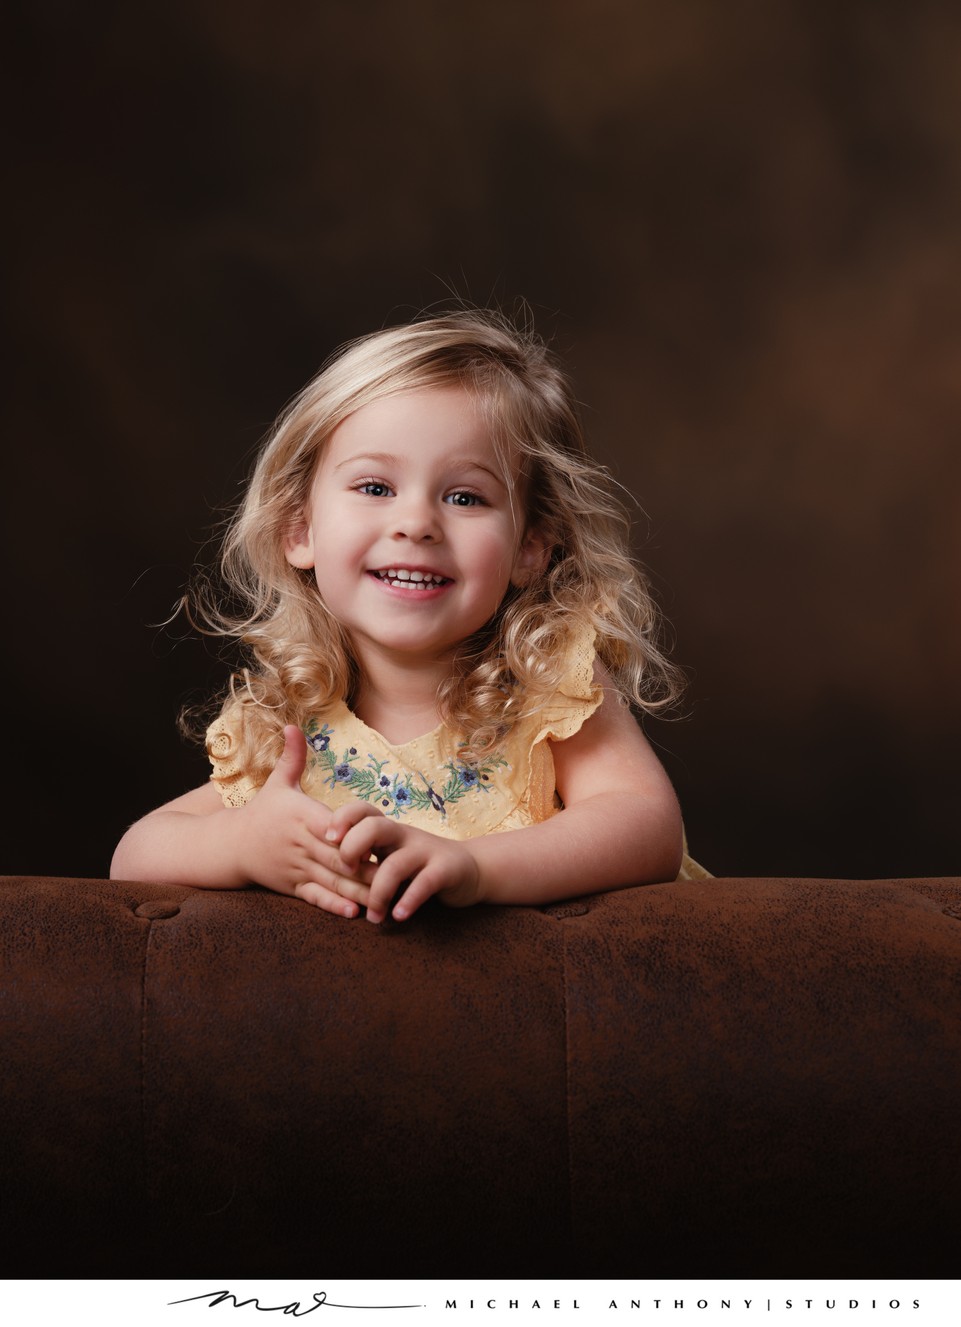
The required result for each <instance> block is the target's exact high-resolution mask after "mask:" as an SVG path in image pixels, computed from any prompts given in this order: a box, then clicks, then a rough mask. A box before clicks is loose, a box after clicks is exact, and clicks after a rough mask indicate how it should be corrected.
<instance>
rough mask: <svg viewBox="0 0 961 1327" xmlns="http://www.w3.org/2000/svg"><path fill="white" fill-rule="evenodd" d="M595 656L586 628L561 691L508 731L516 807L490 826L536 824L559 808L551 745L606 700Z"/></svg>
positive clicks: (572, 653) (576, 642)
mask: <svg viewBox="0 0 961 1327" xmlns="http://www.w3.org/2000/svg"><path fill="white" fill-rule="evenodd" d="M594 658H595V654H594V632H593V630H592V629H591V628H589V627H585V628H582V629H581V631H580V632H579V633H578V635H577V637H576V638H575V640H574V642H573V644H572V645H571V647H570V651H569V654H568V659H567V665H566V667H565V669H564V673H563V676H562V677H561V680H560V683H559V684H558V687H557V690H556V691H555V692H554V693H553V695H551V696H550V697H549V698H548V699H547V701H546V702H544V703H542V704H540V705H539V706H538V707H537V709H536V710H534V711H533V713H532V714H531V715H529V717H528V718H527V719H525V720H522V721H521V722H520V723H519V724H518V725H517V727H516V728H515V729H514V731H513V732H512V733H511V734H510V737H509V738H508V741H507V747H506V752H505V754H506V755H507V758H508V760H509V761H510V762H511V765H512V766H513V768H514V770H515V771H516V774H517V775H518V776H519V777H518V778H517V781H516V785H515V786H516V788H517V791H518V794H519V797H518V802H517V804H516V806H515V808H514V809H513V811H512V812H511V813H510V814H509V815H508V816H507V817H506V818H505V819H504V820H502V821H501V822H500V823H499V824H498V825H496V826H494V827H492V828H496V829H497V830H505V829H519V828H521V827H522V826H524V825H536V824H539V823H540V822H541V821H542V820H547V819H549V818H550V817H551V816H552V815H554V814H555V812H556V811H558V810H559V809H560V801H559V799H558V797H557V793H556V788H555V782H554V757H553V755H552V754H551V748H550V743H551V742H563V741H565V740H566V739H567V738H568V737H573V736H574V734H575V733H576V732H579V731H580V729H581V727H582V726H583V725H584V723H585V722H586V721H587V720H588V719H589V718H590V717H591V715H592V714H593V713H594V711H595V710H596V709H597V708H598V706H599V705H600V704H601V702H602V701H603V699H604V688H603V687H601V686H600V685H599V684H598V683H596V682H595V681H594Z"/></svg>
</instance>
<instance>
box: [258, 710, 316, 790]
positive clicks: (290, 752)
mask: <svg viewBox="0 0 961 1327" xmlns="http://www.w3.org/2000/svg"><path fill="white" fill-rule="evenodd" d="M306 764H307V739H306V737H304V735H303V733H302V732H301V731H300V729H299V728H298V727H297V726H296V725H295V724H292V723H289V724H287V726H286V728H285V729H284V749H283V751H282V752H281V754H280V759H279V760H278V761H277V764H276V765H275V766H274V768H273V769H272V770H271V772H270V776H269V777H268V779H267V783H271V784H281V785H283V786H285V787H288V788H299V787H300V780H301V776H302V775H303V772H304V767H305V766H306ZM264 786H265V787H266V784H265V785H264Z"/></svg>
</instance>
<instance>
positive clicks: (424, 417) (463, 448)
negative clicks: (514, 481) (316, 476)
mask: <svg viewBox="0 0 961 1327" xmlns="http://www.w3.org/2000/svg"><path fill="white" fill-rule="evenodd" d="M369 452H376V453H379V454H383V455H389V456H395V457H396V458H397V459H398V460H399V461H403V460H405V459H415V458H418V457H426V458H430V459H437V460H444V459H452V458H455V457H456V458H459V459H462V460H477V461H478V462H480V463H481V464H484V465H485V466H488V467H489V468H492V469H496V471H497V472H504V471H509V470H510V469H512V467H511V466H510V464H509V458H507V457H506V456H505V451H504V448H503V447H502V446H500V445H499V444H498V442H497V441H496V440H495V438H494V437H493V434H492V430H491V427H490V422H489V417H488V412H487V411H486V410H485V408H484V405H483V403H482V402H480V401H479V400H478V399H477V398H476V397H475V396H474V395H473V394H472V393H471V392H469V391H468V390H467V389H466V388H464V387H458V386H442V387H418V388H412V389H410V390H408V391H403V392H396V393H394V394H393V395H390V396H383V397H380V398H378V399H377V400H376V401H370V402H368V403H367V404H366V405H363V406H360V408H359V409H357V410H355V411H354V412H353V413H352V414H350V415H348V416H347V418H346V419H344V420H343V421H342V422H341V423H340V424H338V426H337V427H336V428H335V429H334V431H333V433H332V434H331V436H330V439H329V440H328V443H327V446H326V448H325V450H324V456H323V458H322V465H323V467H324V468H325V469H330V468H331V467H333V466H337V465H339V464H341V463H342V462H344V461H346V460H349V459H350V458H351V457H352V456H359V455H361V454H365V453H369ZM505 462H507V464H505Z"/></svg>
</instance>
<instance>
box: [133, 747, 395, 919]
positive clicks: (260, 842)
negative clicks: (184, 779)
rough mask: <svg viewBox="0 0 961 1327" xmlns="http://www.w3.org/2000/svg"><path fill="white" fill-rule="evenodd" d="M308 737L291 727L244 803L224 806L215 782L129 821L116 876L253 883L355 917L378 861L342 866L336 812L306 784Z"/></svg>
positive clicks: (214, 885)
mask: <svg viewBox="0 0 961 1327" xmlns="http://www.w3.org/2000/svg"><path fill="white" fill-rule="evenodd" d="M305 759H306V743H305V741H304V736H303V734H302V733H301V732H300V731H299V730H298V729H297V728H293V727H290V728H288V729H286V731H285V746H284V752H283V755H282V756H281V758H280V760H279V761H278V762H277V765H276V767H275V768H274V770H273V772H272V773H271V775H270V778H269V779H268V780H267V782H266V783H265V784H264V786H263V787H262V788H261V789H260V791H259V792H258V793H257V795H256V797H254V798H252V799H251V801H250V802H248V803H247V805H246V806H242V807H236V808H225V807H224V806H223V804H222V801H221V798H220V794H219V792H218V791H217V789H216V788H215V787H214V786H213V784H209V783H208V784H205V785H204V786H203V787H201V788H194V789H193V790H192V791H191V792H188V793H184V795H183V796H182V797H176V798H174V800H173V801H172V802H167V803H166V805H164V806H161V807H158V809H157V810H156V811H151V812H150V813H149V815H146V816H144V817H143V819H142V820H138V821H137V822H136V824H134V825H131V827H130V828H129V829H128V830H127V832H126V834H124V836H123V838H122V839H121V840H120V842H119V843H118V845H117V848H116V851H115V852H114V855H113V861H112V862H111V864H110V876H111V879H115V880H118V879H119V880H162V881H165V882H166V883H169V884H178V885H195V886H198V887H200V888H203V889H241V888H243V886H244V885H247V884H250V883H251V882H254V883H256V884H261V885H266V886H267V888H268V889H273V890H276V891H277V892H278V893H281V894H292V895H294V896H295V897H297V898H301V899H304V900H305V901H306V902H308V903H314V904H316V905H317V906H318V907H322V908H325V909H326V910H327V911H329V912H336V913H338V914H339V915H340V916H345V917H355V916H356V915H357V913H358V911H359V909H358V904H365V903H366V902H367V895H368V884H369V881H370V879H371V877H372V875H373V867H372V866H371V865H370V864H368V863H366V862H365V863H364V864H362V865H358V868H357V870H356V871H355V872H354V873H352V874H349V875H348V874H345V873H344V872H343V868H342V864H341V861H340V857H339V854H338V853H337V851H336V849H334V848H332V847H331V846H330V845H329V844H328V843H327V842H326V841H325V839H324V834H325V832H326V830H327V827H328V825H329V824H330V811H329V810H328V808H327V807H326V806H324V804H323V803H322V802H318V801H316V800H315V799H314V798H312V797H309V796H308V795H307V794H306V793H304V792H303V791H302V790H301V787H300V776H301V774H302V773H303V770H304V761H305Z"/></svg>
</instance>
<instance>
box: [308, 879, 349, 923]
mask: <svg viewBox="0 0 961 1327" xmlns="http://www.w3.org/2000/svg"><path fill="white" fill-rule="evenodd" d="M293 895H294V898H299V899H302V900H303V901H304V902H305V903H310V904H312V905H313V907H315V908H321V909H322V910H323V911H324V912H331V913H333V914H334V915H335V916H337V917H348V918H350V917H356V916H357V915H358V914H359V913H360V908H359V907H358V905H357V904H356V903H355V902H354V901H353V899H349V898H341V896H340V895H339V894H336V893H334V892H333V891H332V890H330V889H326V888H325V887H324V886H323V885H321V884H319V883H317V882H316V881H314V880H306V881H304V883H303V884H300V885H295V886H294V889H293Z"/></svg>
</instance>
